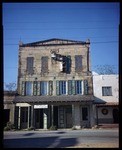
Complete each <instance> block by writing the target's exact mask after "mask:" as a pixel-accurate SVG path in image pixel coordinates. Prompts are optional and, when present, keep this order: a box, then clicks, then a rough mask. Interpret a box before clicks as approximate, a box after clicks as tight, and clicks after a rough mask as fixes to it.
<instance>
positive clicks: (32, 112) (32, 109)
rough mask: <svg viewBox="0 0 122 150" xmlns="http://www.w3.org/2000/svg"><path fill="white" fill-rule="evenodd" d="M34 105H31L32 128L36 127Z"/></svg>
mask: <svg viewBox="0 0 122 150" xmlns="http://www.w3.org/2000/svg"><path fill="white" fill-rule="evenodd" d="M33 120H34V106H33V105H31V128H34V121H33Z"/></svg>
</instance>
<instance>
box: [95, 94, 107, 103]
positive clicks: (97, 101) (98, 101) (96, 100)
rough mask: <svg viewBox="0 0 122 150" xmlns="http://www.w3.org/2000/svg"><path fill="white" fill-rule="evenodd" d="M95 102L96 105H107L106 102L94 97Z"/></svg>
mask: <svg viewBox="0 0 122 150" xmlns="http://www.w3.org/2000/svg"><path fill="white" fill-rule="evenodd" d="M94 98H95V100H94V104H105V103H106V101H104V100H102V99H100V98H98V97H96V96H94Z"/></svg>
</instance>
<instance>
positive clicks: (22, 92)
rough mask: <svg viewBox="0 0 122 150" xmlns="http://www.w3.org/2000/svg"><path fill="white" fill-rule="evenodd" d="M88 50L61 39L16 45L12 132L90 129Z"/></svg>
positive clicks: (87, 43)
mask: <svg viewBox="0 0 122 150" xmlns="http://www.w3.org/2000/svg"><path fill="white" fill-rule="evenodd" d="M89 46H90V42H89V40H88V41H86V42H82V41H73V40H64V39H50V40H45V41H39V42H34V43H28V44H22V43H21V44H20V45H19V65H18V96H16V98H15V99H14V103H15V105H16V108H15V109H16V110H15V113H16V119H15V120H16V121H15V124H16V128H29V127H34V128H44V129H47V128H49V127H50V126H51V125H55V126H57V127H58V128H71V127H74V126H75V127H76V128H81V127H82V126H85V127H91V126H93V125H94V123H95V122H94V116H93V115H91V112H93V111H94V106H93V101H94V97H93V83H92V74H91V71H90V66H91V64H90V51H89ZM29 72H30V73H29ZM27 86H28V87H27ZM22 116H25V117H26V119H25V120H24V119H22Z"/></svg>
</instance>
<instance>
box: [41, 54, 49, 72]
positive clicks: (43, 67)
mask: <svg viewBox="0 0 122 150" xmlns="http://www.w3.org/2000/svg"><path fill="white" fill-rule="evenodd" d="M41 72H42V73H48V56H44V57H42V58H41Z"/></svg>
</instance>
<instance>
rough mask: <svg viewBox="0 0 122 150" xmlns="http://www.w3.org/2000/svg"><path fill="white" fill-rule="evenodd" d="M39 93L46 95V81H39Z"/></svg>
mask: <svg viewBox="0 0 122 150" xmlns="http://www.w3.org/2000/svg"><path fill="white" fill-rule="evenodd" d="M40 90H41V91H40V93H41V95H48V82H47V81H41V89H40Z"/></svg>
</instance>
